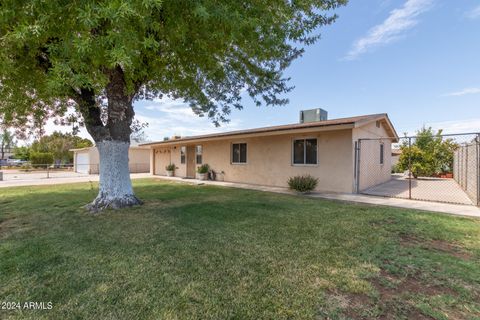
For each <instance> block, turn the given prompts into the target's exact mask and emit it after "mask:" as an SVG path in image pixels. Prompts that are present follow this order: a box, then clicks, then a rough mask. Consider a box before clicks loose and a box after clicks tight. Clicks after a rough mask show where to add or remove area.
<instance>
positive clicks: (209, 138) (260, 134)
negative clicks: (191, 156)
mask: <svg viewBox="0 0 480 320" xmlns="http://www.w3.org/2000/svg"><path fill="white" fill-rule="evenodd" d="M353 127H354V124H353V123H351V124H341V125H329V126H318V127H305V128H290V129H280V130H272V131H262V132H239V133H231V132H230V133H229V134H228V135H226V134H219V135H208V136H193V137H185V138H182V139H172V140H166V141H159V142H151V143H148V144H142V145H143V146H150V147H153V146H170V145H178V144H187V143H190V142H194V141H195V142H199V141H218V140H227V139H244V138H251V137H267V136H273V135H283V134H290V133H297V134H301V133H308V132H312V131H334V130H335V131H336V130H346V129H352V128H353Z"/></svg>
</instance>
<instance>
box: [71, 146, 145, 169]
mask: <svg viewBox="0 0 480 320" xmlns="http://www.w3.org/2000/svg"><path fill="white" fill-rule="evenodd" d="M79 153H88V155H89V164H90V169H89V171H90V174H98V168H99V163H100V155H99V153H98V149H97V148H96V147H91V148H88V149H84V150H78V151H75V155H74V157H73V158H74V167H75V168H76V159H77V157H76V155H77V154H79ZM128 158H129V167H130V172H132V173H141V172H149V171H150V149H148V148H137V147H133V148H130V149H129V151H128Z"/></svg>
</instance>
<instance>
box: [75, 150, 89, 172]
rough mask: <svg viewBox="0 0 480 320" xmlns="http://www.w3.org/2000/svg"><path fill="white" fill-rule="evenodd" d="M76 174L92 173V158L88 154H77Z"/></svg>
mask: <svg viewBox="0 0 480 320" xmlns="http://www.w3.org/2000/svg"><path fill="white" fill-rule="evenodd" d="M75 172H78V173H87V174H88V173H90V157H89V155H88V153H86V152H85V153H77V159H76V162H75Z"/></svg>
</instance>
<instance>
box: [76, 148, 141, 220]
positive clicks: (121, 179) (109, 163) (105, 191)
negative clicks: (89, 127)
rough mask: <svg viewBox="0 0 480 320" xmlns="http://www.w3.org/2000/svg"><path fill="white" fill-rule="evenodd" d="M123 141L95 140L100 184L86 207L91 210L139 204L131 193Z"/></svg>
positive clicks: (96, 210) (97, 210)
mask: <svg viewBox="0 0 480 320" xmlns="http://www.w3.org/2000/svg"><path fill="white" fill-rule="evenodd" d="M129 147H130V143H128V142H125V141H115V140H105V141H102V142H97V148H98V152H99V155H100V168H99V173H100V184H99V192H98V196H97V197H96V198H95V200H94V201H93V202H92V203H90V204H88V205H87V206H86V208H87V209H88V210H90V211H91V212H99V211H101V210H104V209H107V208H110V209H120V208H125V207H130V206H134V205H138V204H141V203H142V202H141V201H140V200H139V199H137V197H136V196H135V194H134V193H133V188H132V183H131V180H130V170H129V167H128V149H129Z"/></svg>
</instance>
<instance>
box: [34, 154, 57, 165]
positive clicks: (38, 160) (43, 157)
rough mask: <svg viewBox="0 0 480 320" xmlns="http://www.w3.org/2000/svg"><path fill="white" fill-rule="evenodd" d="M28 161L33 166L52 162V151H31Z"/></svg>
mask: <svg viewBox="0 0 480 320" xmlns="http://www.w3.org/2000/svg"><path fill="white" fill-rule="evenodd" d="M30 162H31V163H32V166H33V167H34V168H38V167H46V166H47V165H51V164H53V153H50V152H32V153H31V154H30Z"/></svg>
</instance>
